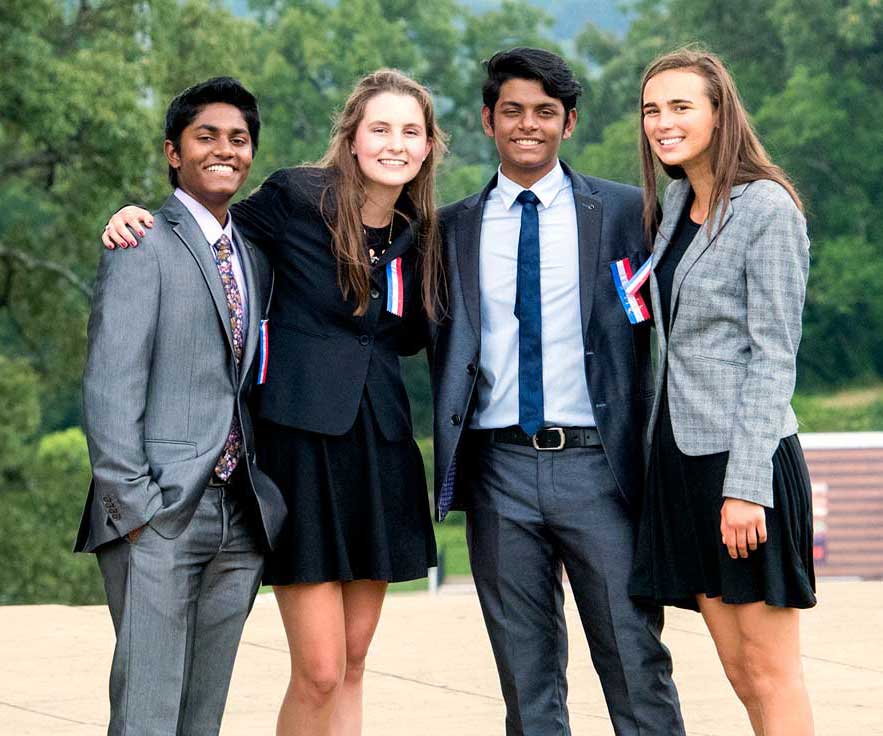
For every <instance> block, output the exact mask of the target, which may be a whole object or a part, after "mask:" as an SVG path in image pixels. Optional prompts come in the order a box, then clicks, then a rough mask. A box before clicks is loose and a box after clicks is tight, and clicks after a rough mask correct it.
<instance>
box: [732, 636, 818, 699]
mask: <svg viewBox="0 0 883 736" xmlns="http://www.w3.org/2000/svg"><path fill="white" fill-rule="evenodd" d="M743 661H744V669H745V672H746V675H747V679H748V680H749V683H750V688H751V690H752V691H753V692H754V694H755V697H756V698H757V699H758V700H761V701H763V700H766V699H768V698H769V697H771V696H774V695H775V694H776V693H781V692H785V691H787V690H788V689H790V688H792V687H800V686H801V684H802V682H803V674H802V671H801V666H800V661H799V659H798V660H797V661H796V662H788V661H785V660H784V659H783V658H781V657H780V656H778V655H777V654H775V653H771V652H770V650H769V648H768V647H765V646H762V645H761V644H756V643H748V644H746V646H745V647H744V649H743Z"/></svg>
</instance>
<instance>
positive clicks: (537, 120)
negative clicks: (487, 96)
mask: <svg viewBox="0 0 883 736" xmlns="http://www.w3.org/2000/svg"><path fill="white" fill-rule="evenodd" d="M481 121H482V127H483V128H484V132H485V134H486V135H487V136H488V137H490V138H493V139H494V143H496V145H497V151H498V153H499V154H500V166H501V169H502V171H503V174H504V175H505V176H507V177H508V178H510V179H512V181H515V182H517V183H519V184H521V185H522V186H524V187H530V186H532V185H533V184H534V183H535V182H537V181H539V180H540V179H542V178H543V177H544V176H545V175H546V174H548V173H549V172H550V171H551V170H552V169H553V168H555V164H556V162H557V161H558V150H559V149H560V148H561V141H563V140H564V139H566V138H570V136H571V134H572V133H573V127H574V125H576V110H571V111H570V112H569V113H565V112H564V104H563V103H562V102H561V100H559V99H558V98H557V97H550V96H549V95H547V94H546V92H545V90H544V89H543V85H542V84H541V83H540V82H539V81H537V80H535V79H517V78H515V79H509V80H507V81H505V82H503V84H502V85H501V86H500V96H499V98H498V99H497V104H496V105H495V106H494V109H493V110H491V109H490V108H488V107H487V106H485V107H483V108H482V110H481Z"/></svg>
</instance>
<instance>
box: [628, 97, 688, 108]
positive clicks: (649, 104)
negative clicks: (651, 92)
mask: <svg viewBox="0 0 883 736" xmlns="http://www.w3.org/2000/svg"><path fill="white" fill-rule="evenodd" d="M667 103H668V104H669V105H683V104H687V105H692V104H693V100H682V99H679V98H676V99H674V100H668V101H667ZM657 105H658V103H656V102H645V103H644V104H643V105H641V108H642V109H643V108H645V107H656V106H657Z"/></svg>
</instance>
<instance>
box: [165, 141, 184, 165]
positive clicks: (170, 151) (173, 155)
mask: <svg viewBox="0 0 883 736" xmlns="http://www.w3.org/2000/svg"><path fill="white" fill-rule="evenodd" d="M163 150H164V151H165V154H166V159H167V160H168V162H169V166H171V167H172V168H173V169H180V168H181V154H180V153H178V151H177V150H176V149H175V144H174V143H172V142H171V141H170V140H168V139H166V142H165V143H164V144H163Z"/></svg>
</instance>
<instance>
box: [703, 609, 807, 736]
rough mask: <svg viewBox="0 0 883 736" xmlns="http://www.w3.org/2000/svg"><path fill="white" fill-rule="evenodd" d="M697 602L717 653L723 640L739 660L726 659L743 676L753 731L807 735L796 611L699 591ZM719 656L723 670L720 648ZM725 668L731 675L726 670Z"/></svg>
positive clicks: (773, 735) (728, 652) (784, 735)
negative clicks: (734, 602)
mask: <svg viewBox="0 0 883 736" xmlns="http://www.w3.org/2000/svg"><path fill="white" fill-rule="evenodd" d="M699 605H700V608H701V609H702V613H703V615H704V616H705V620H706V623H708V627H709V630H710V631H711V632H712V637H713V638H714V640H715V644H716V645H717V647H718V653H721V651H722V646H721V644H723V649H724V651H725V652H726V656H727V658H728V659H730V658H735V659H736V660H737V661H738V664H735V665H734V664H733V662H732V659H730V666H731V667H734V669H737V670H739V675H738V677H740V678H744V680H743V682H744V683H745V684H744V688H745V690H746V691H747V693H748V694H749V696H748V699H749V702H750V703H751V704H752V706H751V708H749V717H750V718H751V723H752V726H753V727H754V730H755V733H756V734H758V735H759V736H812V735H813V733H814V730H813V718H812V708H811V707H810V702H809V695H808V694H807V691H806V685H805V683H804V681H803V666H802V664H801V661H800V631H799V628H800V627H799V623H800V616H799V611H798V610H797V609H793V608H775V607H773V606H767V605H766V604H765V603H763V602H758V603H748V604H744V605H728V604H726V603H721V602H720V601H719V600H710V599H707V598H703V597H700V600H699ZM713 626H714V627H715V628H712V627H713ZM715 629H717V632H718V633H717V635H716V634H715ZM718 639H720V640H721V643H719V642H718ZM721 661H722V662H724V669H725V670H726V669H727V662H726V661H725V659H724V654H721ZM727 674H728V676H730V673H729V672H728V673H727ZM731 682H732V678H731ZM735 687H736V686H735V684H734V688H735ZM738 693H739V690H738V689H737V694H738ZM741 697H742V695H741V694H740V698H741ZM743 702H745V700H743ZM746 708H748V704H747V703H746ZM752 710H753V711H754V713H752ZM758 713H759V716H760V718H759V720H758V716H757V714H758Z"/></svg>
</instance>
